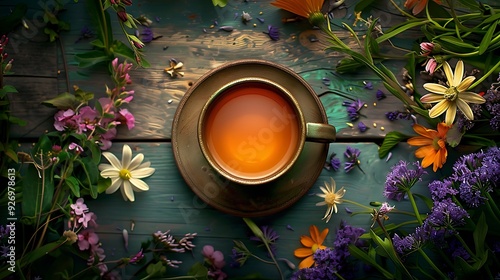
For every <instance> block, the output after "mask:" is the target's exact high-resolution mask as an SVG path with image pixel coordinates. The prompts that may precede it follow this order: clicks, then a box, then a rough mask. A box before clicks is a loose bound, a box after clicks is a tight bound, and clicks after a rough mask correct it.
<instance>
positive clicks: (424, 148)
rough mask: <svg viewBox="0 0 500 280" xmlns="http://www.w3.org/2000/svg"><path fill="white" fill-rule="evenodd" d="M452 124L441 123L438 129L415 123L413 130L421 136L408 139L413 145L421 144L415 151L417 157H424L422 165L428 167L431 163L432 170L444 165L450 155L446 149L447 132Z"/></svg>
mask: <svg viewBox="0 0 500 280" xmlns="http://www.w3.org/2000/svg"><path fill="white" fill-rule="evenodd" d="M449 129H450V126H447V125H446V124H445V123H439V124H438V127H437V131H436V130H434V129H428V128H425V127H423V126H421V125H419V124H414V125H413V130H415V132H416V133H418V134H420V135H421V136H416V137H412V138H410V139H408V144H410V145H411V146H421V147H420V148H418V149H417V150H416V151H415V156H416V157H417V158H423V160H422V167H424V168H425V167H428V166H430V165H431V164H433V166H432V170H434V172H436V171H437V169H438V168H441V167H443V164H444V163H445V162H446V157H447V156H448V150H446V133H448V130H449Z"/></svg>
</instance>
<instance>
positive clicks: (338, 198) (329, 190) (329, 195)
mask: <svg viewBox="0 0 500 280" xmlns="http://www.w3.org/2000/svg"><path fill="white" fill-rule="evenodd" d="M325 187H326V188H325ZM325 187H320V189H321V191H322V192H323V193H322V194H317V196H319V197H322V198H324V199H325V200H324V201H321V202H318V203H316V206H323V205H328V209H326V213H325V216H324V217H323V220H324V219H326V222H327V223H328V222H329V221H330V218H331V217H332V214H333V212H334V211H335V213H337V204H340V203H342V202H344V200H343V199H342V197H344V194H345V192H346V190H345V189H344V187H342V188H340V190H338V191H337V192H335V188H336V183H335V180H333V178H332V177H330V185H328V183H327V182H325Z"/></svg>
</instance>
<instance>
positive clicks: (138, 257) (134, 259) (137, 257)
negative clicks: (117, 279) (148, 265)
mask: <svg viewBox="0 0 500 280" xmlns="http://www.w3.org/2000/svg"><path fill="white" fill-rule="evenodd" d="M142 258H144V253H143V252H142V249H141V250H140V251H139V252H138V253H137V254H135V256H133V257H132V258H131V259H130V261H129V263H137V262H139V261H141V260H142Z"/></svg>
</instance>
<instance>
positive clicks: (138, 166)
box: [99, 145, 155, 202]
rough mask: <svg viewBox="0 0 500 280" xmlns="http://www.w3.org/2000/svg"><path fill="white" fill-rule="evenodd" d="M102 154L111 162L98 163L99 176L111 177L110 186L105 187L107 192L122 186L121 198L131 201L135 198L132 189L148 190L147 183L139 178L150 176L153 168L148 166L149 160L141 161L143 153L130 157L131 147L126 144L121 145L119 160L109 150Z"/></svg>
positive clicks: (109, 192)
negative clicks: (120, 158) (121, 150)
mask: <svg viewBox="0 0 500 280" xmlns="http://www.w3.org/2000/svg"><path fill="white" fill-rule="evenodd" d="M102 155H103V156H104V157H105V158H106V159H107V160H108V161H109V163H111V164H106V163H102V164H100V165H99V170H101V176H102V177H103V178H111V186H109V187H108V188H107V189H106V193H107V194H111V193H114V192H116V191H117V190H118V189H119V188H120V187H122V188H121V192H122V195H123V199H124V200H125V201H127V200H130V201H132V202H133V201H134V200H135V196H134V191H136V192H142V191H147V190H149V186H148V184H146V183H145V182H144V181H142V180H141V179H142V178H146V177H148V176H151V175H152V174H153V173H154V172H155V169H154V168H151V167H150V165H151V163H150V162H149V161H147V162H145V163H142V161H143V160H144V155H143V154H141V153H139V154H137V155H136V156H135V157H134V158H133V159H132V149H130V147H129V146H128V145H123V152H122V160H121V162H120V161H119V160H118V158H117V157H116V156H115V155H113V154H112V153H110V152H103V153H102Z"/></svg>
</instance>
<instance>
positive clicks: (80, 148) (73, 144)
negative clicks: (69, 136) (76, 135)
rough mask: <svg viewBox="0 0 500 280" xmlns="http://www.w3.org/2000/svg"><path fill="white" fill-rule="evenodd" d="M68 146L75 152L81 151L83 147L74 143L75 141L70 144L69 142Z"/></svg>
mask: <svg viewBox="0 0 500 280" xmlns="http://www.w3.org/2000/svg"><path fill="white" fill-rule="evenodd" d="M68 148H69V149H70V150H75V152H76V153H77V154H79V153H81V152H83V148H82V146H80V145H78V144H76V143H75V142H71V144H69V146H68Z"/></svg>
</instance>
